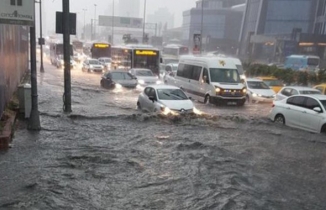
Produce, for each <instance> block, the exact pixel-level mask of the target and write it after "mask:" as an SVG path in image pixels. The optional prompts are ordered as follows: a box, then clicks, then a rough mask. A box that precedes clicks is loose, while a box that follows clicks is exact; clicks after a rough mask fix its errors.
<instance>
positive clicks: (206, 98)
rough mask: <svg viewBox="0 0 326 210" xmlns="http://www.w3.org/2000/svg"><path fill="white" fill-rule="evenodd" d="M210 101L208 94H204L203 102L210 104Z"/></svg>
mask: <svg viewBox="0 0 326 210" xmlns="http://www.w3.org/2000/svg"><path fill="white" fill-rule="evenodd" d="M210 103H211V97H210V96H209V95H206V96H205V100H204V104H210Z"/></svg>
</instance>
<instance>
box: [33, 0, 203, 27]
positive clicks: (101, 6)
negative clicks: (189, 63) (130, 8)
mask: <svg viewBox="0 0 326 210" xmlns="http://www.w3.org/2000/svg"><path fill="white" fill-rule="evenodd" d="M196 1H197V0H147V10H146V11H147V14H150V13H153V12H154V11H155V10H156V9H158V8H160V7H167V8H168V9H169V11H170V12H171V13H173V14H174V15H175V16H174V17H175V26H176V27H178V26H181V24H182V12H183V11H184V10H187V9H190V8H192V7H194V6H195V2H196ZM42 2H43V4H44V10H45V11H44V12H43V15H44V16H45V17H44V18H43V21H44V28H45V30H46V31H49V30H54V27H55V12H56V11H62V0H43V1H42ZM115 2H116V3H118V2H119V0H115ZM143 2H144V0H141V4H142V5H143ZM111 3H112V0H70V11H71V12H75V13H77V16H78V17H77V20H78V21H80V22H83V21H84V13H83V9H87V12H86V22H90V19H91V18H94V10H95V9H94V4H97V7H96V13H97V15H105V11H107V10H108V8H109V7H110V5H111ZM142 8H143V7H142ZM37 12H38V10H37ZM141 14H142V11H141ZM109 15H111V14H109ZM46 31H45V33H46Z"/></svg>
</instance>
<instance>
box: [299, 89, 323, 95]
mask: <svg viewBox="0 0 326 210" xmlns="http://www.w3.org/2000/svg"><path fill="white" fill-rule="evenodd" d="M300 94H303V95H305V94H306V95H316V94H321V92H320V91H319V90H300Z"/></svg>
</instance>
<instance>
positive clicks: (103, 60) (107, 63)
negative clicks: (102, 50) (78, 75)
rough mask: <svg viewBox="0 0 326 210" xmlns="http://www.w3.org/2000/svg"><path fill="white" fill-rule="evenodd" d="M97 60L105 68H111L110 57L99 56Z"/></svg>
mask: <svg viewBox="0 0 326 210" xmlns="http://www.w3.org/2000/svg"><path fill="white" fill-rule="evenodd" d="M98 61H99V62H100V63H101V64H102V65H103V66H104V68H105V69H106V70H110V69H111V61H112V60H111V58H108V57H101V58H99V59H98Z"/></svg>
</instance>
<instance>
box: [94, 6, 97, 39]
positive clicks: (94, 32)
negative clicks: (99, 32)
mask: <svg viewBox="0 0 326 210" xmlns="http://www.w3.org/2000/svg"><path fill="white" fill-rule="evenodd" d="M96 6H97V4H94V8H95V9H94V39H96Z"/></svg>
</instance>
